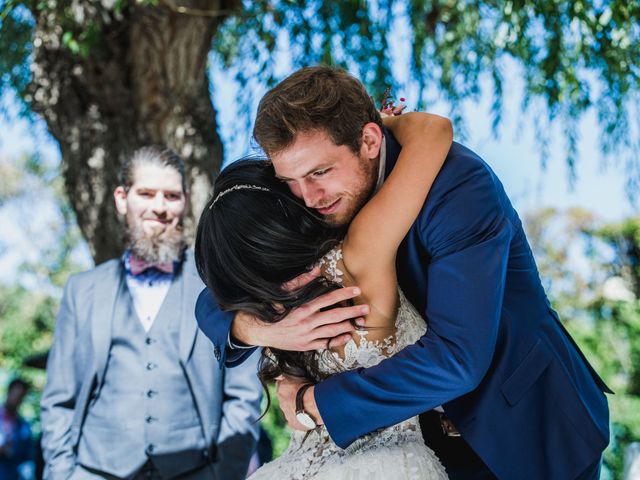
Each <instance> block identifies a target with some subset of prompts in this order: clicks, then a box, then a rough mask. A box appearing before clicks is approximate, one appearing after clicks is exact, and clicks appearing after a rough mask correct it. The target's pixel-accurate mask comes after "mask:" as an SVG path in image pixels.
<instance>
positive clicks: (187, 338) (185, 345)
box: [179, 250, 202, 365]
mask: <svg viewBox="0 0 640 480" xmlns="http://www.w3.org/2000/svg"><path fill="white" fill-rule="evenodd" d="M192 255H193V254H192V253H191V251H190V250H187V251H186V252H185V259H184V262H182V275H181V283H182V308H181V310H180V313H181V315H180V347H179V352H180V361H181V362H182V364H183V365H186V364H187V360H189V356H190V355H191V351H192V350H193V345H194V343H195V340H196V335H197V333H198V324H197V322H196V317H195V304H196V302H195V296H194V295H195V294H196V292H200V290H202V288H201V285H200V277H198V275H197V272H196V270H195V264H194V263H193V259H192Z"/></svg>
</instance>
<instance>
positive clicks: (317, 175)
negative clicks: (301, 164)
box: [313, 168, 331, 177]
mask: <svg viewBox="0 0 640 480" xmlns="http://www.w3.org/2000/svg"><path fill="white" fill-rule="evenodd" d="M329 170H331V169H330V168H326V169H324V170H316V171H315V172H313V176H314V177H322V176H323V175H326V174H327V173H328V172H329Z"/></svg>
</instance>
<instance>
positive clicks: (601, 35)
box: [0, 0, 640, 188]
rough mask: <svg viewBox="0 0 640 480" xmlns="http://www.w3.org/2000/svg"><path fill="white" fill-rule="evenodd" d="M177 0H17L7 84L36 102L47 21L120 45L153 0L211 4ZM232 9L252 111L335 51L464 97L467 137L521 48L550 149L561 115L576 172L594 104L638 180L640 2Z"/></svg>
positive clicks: (233, 51)
mask: <svg viewBox="0 0 640 480" xmlns="http://www.w3.org/2000/svg"><path fill="white" fill-rule="evenodd" d="M174 3H175V2H173V1H170V0H166V1H162V2H154V1H151V0H143V1H139V2H133V1H132V0H115V1H113V2H109V1H103V2H89V1H86V0H85V1H79V2H60V1H58V0H46V1H45V0H41V1H25V0H23V1H17V0H8V1H6V0H5V2H4V3H3V4H2V6H1V7H0V11H1V12H2V25H0V31H1V32H2V35H0V39H1V40H0V49H1V51H2V52H3V56H2V60H1V61H0V75H2V77H1V78H2V81H1V82H0V94H1V93H2V92H4V91H6V90H7V89H12V90H14V91H16V92H17V93H18V95H19V97H20V98H22V99H23V100H25V101H26V102H27V103H28V100H29V95H28V92H27V90H28V88H27V87H28V80H29V77H30V74H29V67H30V64H29V62H30V59H29V53H30V51H31V48H32V46H31V42H32V40H33V38H34V37H33V34H34V22H36V21H37V22H38V26H39V30H40V31H42V32H44V33H43V34H42V35H40V36H39V37H38V39H37V41H38V42H43V41H45V42H46V41H49V37H51V38H54V39H55V38H58V41H61V42H62V44H63V45H65V46H66V48H67V49H68V50H69V51H70V52H71V53H72V54H75V55H80V56H83V57H86V56H89V55H95V54H99V52H100V49H101V48H108V45H107V44H108V42H109V38H110V37H109V35H108V31H109V29H112V28H118V25H125V27H124V28H126V24H125V23H124V22H125V21H126V20H127V19H129V18H130V17H131V16H132V15H135V14H136V11H138V9H139V8H140V6H148V7H153V8H170V9H172V10H173V11H174V12H177V13H179V14H183V15H195V16H198V15H205V14H206V13H207V11H204V13H203V11H200V10H193V11H191V10H189V9H183V10H180V9H178V8H177V7H176V5H175V4H174ZM226 13H231V14H230V15H228V18H227V20H226V22H224V23H223V24H222V25H221V26H220V27H219V28H218V31H217V33H216V36H215V39H214V43H213V46H212V50H213V52H214V53H215V54H216V55H217V56H218V58H219V59H221V60H222V62H223V63H224V65H226V66H227V67H230V68H233V69H234V71H235V72H236V78H237V80H238V81H239V83H240V85H241V87H242V88H241V89H240V92H241V94H240V98H239V102H238V103H239V109H240V111H241V112H243V113H244V118H245V121H246V123H248V122H249V119H250V114H251V113H252V111H253V106H254V105H255V101H256V98H255V97H254V95H256V93H255V92H259V91H261V88H256V87H259V86H263V85H272V84H273V83H275V82H276V81H277V80H279V79H280V78H281V77H282V76H283V75H284V74H286V73H288V72H289V71H291V69H294V68H297V67H301V66H304V65H310V64H317V63H324V64H332V65H340V66H343V67H346V68H348V69H349V70H351V71H352V72H353V73H354V74H356V75H357V76H358V77H359V78H361V79H362V80H363V81H364V83H365V84H366V85H367V87H368V88H369V90H370V91H371V93H372V94H373V95H374V96H375V97H376V98H379V96H380V94H381V93H382V91H383V90H384V88H385V87H386V86H391V87H393V88H394V90H395V91H398V90H399V89H401V88H403V89H406V88H408V87H410V86H411V85H417V86H418V90H419V94H418V98H416V99H412V100H411V102H412V103H413V104H414V106H415V107H416V108H418V109H423V108H425V107H426V106H428V105H429V104H430V103H431V102H432V101H434V100H435V98H434V97H433V94H434V92H436V93H437V94H438V95H439V96H440V97H442V98H443V99H444V100H445V101H446V102H448V103H449V104H450V106H451V112H450V115H451V117H452V118H453V120H454V123H455V124H456V128H457V132H458V135H459V136H462V134H463V133H464V123H465V122H464V120H465V119H464V118H463V117H462V111H463V110H462V108H461V106H462V104H463V102H465V101H467V100H472V101H478V100H480V98H481V96H482V95H483V93H484V92H482V91H481V89H480V80H481V79H482V78H483V77H484V78H486V79H487V80H489V84H490V85H491V89H492V92H491V93H492V122H493V126H494V130H495V132H496V135H497V132H498V130H497V129H498V126H499V124H500V122H501V119H502V109H503V101H504V93H503V92H504V76H505V67H506V65H507V64H508V62H507V61H508V60H509V61H511V62H509V64H512V63H513V61H515V63H516V64H517V65H518V66H519V68H520V71H521V74H522V78H523V80H524V102H523V105H522V111H523V113H526V115H527V116H529V117H532V118H533V119H534V122H535V125H536V127H535V128H536V130H537V132H536V133H537V137H538V138H539V139H540V142H541V143H540V148H541V158H543V159H545V158H547V157H548V152H547V145H548V140H549V137H548V124H549V123H550V122H551V121H555V120H559V121H560V122H562V123H563V125H564V127H565V128H564V133H565V139H566V152H567V161H568V164H569V166H570V167H571V171H572V172H574V169H575V166H576V150H577V143H578V132H579V129H577V128H575V125H576V122H577V121H578V120H579V119H580V118H581V117H582V116H583V114H584V113H585V112H586V111H587V110H588V109H590V108H593V109H595V111H596V112H597V115H598V119H599V123H600V125H601V128H602V135H601V147H602V151H603V152H605V153H607V154H611V155H615V156H616V157H620V156H621V155H622V158H621V159H620V158H618V161H619V162H626V165H627V170H628V171H629V172H630V173H632V174H633V175H630V176H629V187H630V188H637V186H638V185H637V182H638V178H639V177H640V171H638V169H637V167H636V165H637V162H638V145H640V134H639V133H638V132H637V129H634V127H633V126H632V124H631V122H632V120H633V118H634V117H633V116H632V112H633V109H634V108H637V105H638V100H639V98H638V91H639V90H640V89H639V87H640V71H639V70H638V67H637V66H638V65H639V64H640V26H639V25H640V3H638V2H637V1H633V2H627V1H625V0H614V1H610V2H594V1H593V0H571V1H568V0H558V1H553V2H551V1H547V2H539V1H534V0H500V1H498V2H493V1H480V2H477V1H469V0H464V1H452V0H377V1H373V2H365V1H363V0H347V1H341V2H324V1H321V0H308V1H305V2H293V1H290V0H258V1H249V0H244V1H243V2H238V6H237V7H236V8H235V9H234V10H232V11H231V12H226ZM392 44H393V45H395V47H394V48H392ZM4 52H8V54H6V55H5V54H4ZM394 52H395V53H394ZM394 55H396V56H395V57H394ZM394 62H401V63H402V64H403V68H402V70H403V71H404V67H405V66H406V68H408V71H409V75H410V78H408V79H407V80H406V81H405V80H403V79H401V77H402V74H400V73H399V72H395V71H394V67H393V65H394ZM636 115H637V112H636Z"/></svg>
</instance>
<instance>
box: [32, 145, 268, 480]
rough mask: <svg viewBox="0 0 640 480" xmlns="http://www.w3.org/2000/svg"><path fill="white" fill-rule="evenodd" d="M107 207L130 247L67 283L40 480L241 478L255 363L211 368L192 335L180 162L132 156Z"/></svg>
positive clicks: (257, 389) (249, 440)
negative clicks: (112, 204) (113, 210)
mask: <svg viewBox="0 0 640 480" xmlns="http://www.w3.org/2000/svg"><path fill="white" fill-rule="evenodd" d="M114 197H115V202H116V207H117V210H118V212H119V213H120V214H121V215H123V216H124V217H125V219H126V222H125V224H126V236H127V243H128V249H127V250H126V251H125V252H124V254H123V255H122V257H121V258H119V259H114V260H110V261H108V262H106V263H104V264H102V265H99V266H98V267H96V268H94V269H93V270H90V271H88V272H84V273H81V274H78V275H74V276H73V277H71V278H70V279H69V282H68V283H67V285H66V288H65V292H64V296H63V299H62V304H61V307H60V312H59V314H58V318H57V322H56V328H55V334H54V342H53V347H52V349H51V353H50V355H49V361H48V366H47V383H46V387H45V390H44V393H43V397H42V429H43V442H42V443H43V449H44V456H45V461H46V469H45V478H47V479H54V480H58V479H64V480H66V479H69V478H71V479H74V480H75V479H80V480H85V479H99V478H107V479H142V478H145V479H169V478H181V479H189V480H199V479H219V478H224V479H225V480H226V479H241V478H244V477H245V475H246V472H247V467H248V464H249V460H250V457H251V454H252V452H253V450H254V447H255V443H256V439H257V436H258V424H257V422H256V420H257V419H258V417H259V415H260V397H261V386H260V384H259V381H258V379H257V376H256V368H257V366H256V361H257V358H255V359H253V360H252V361H250V362H248V364H247V365H246V366H244V365H243V366H242V368H240V369H233V370H225V369H222V370H221V369H220V368H219V367H218V364H217V363H218V360H217V359H216V355H215V353H214V349H213V347H212V345H211V343H210V342H209V341H208V339H207V338H206V337H205V336H204V335H203V334H202V333H201V332H200V331H199V330H198V328H197V325H196V320H195V317H194V306H195V302H196V299H197V296H198V293H199V292H200V291H201V290H202V288H203V284H202V282H201V281H200V278H199V277H198V274H197V272H196V268H195V264H194V261H193V254H192V252H191V250H189V249H187V248H186V240H185V237H184V234H183V229H182V222H183V217H184V214H185V211H186V205H187V191H186V185H185V172H184V164H183V162H182V160H181V159H180V157H179V156H178V155H177V154H175V153H174V152H172V151H171V150H168V149H166V148H164V147H159V146H151V147H144V148H142V149H140V150H138V151H136V152H135V153H134V154H133V156H132V157H131V159H130V160H129V161H127V162H126V163H125V165H124V166H123V168H122V171H121V173H120V186H118V187H117V188H116V189H115V191H114ZM114 234H117V232H114Z"/></svg>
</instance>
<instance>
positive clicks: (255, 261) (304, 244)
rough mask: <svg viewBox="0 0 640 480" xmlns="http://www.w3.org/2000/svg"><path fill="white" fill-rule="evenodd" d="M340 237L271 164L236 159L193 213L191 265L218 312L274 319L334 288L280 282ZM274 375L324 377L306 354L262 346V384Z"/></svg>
mask: <svg viewBox="0 0 640 480" xmlns="http://www.w3.org/2000/svg"><path fill="white" fill-rule="evenodd" d="M233 187H236V188H233ZM223 192H224V193H223ZM221 194H222V195H221ZM343 236H344V228H341V229H339V228H335V227H331V226H330V225H328V224H326V223H325V222H324V221H323V219H322V218H321V217H320V216H318V215H317V214H316V213H315V212H313V211H312V210H310V209H308V208H307V207H306V206H305V205H304V204H303V203H302V202H300V201H299V200H297V199H296V198H294V197H293V196H292V195H291V193H290V191H289V188H288V187H287V185H286V184H285V183H283V182H281V181H279V180H277V179H276V177H275V172H274V169H273V166H272V165H271V163H270V162H268V161H266V160H240V161H237V162H234V163H233V164H231V165H229V166H228V167H227V168H225V169H224V170H223V171H222V172H221V173H220V175H219V176H218V178H217V179H216V182H215V187H214V195H213V200H212V201H211V202H210V203H209V204H208V205H207V206H206V207H205V209H204V211H203V213H202V215H201V216H200V222H199V224H198V231H197V234H196V243H195V259H196V266H197V268H198V272H199V274H200V277H201V278H202V280H203V281H204V283H205V284H206V286H207V288H209V290H210V291H211V292H212V293H213V296H214V297H215V299H216V300H217V301H218V303H219V305H220V306H221V308H222V309H223V310H227V311H237V310H243V311H246V312H250V313H253V314H255V315H257V316H258V317H260V318H261V319H263V320H264V321H266V322H278V321H279V320H280V319H282V318H283V317H284V316H285V315H287V314H288V313H289V312H290V311H291V310H292V309H294V308H296V307H298V306H300V305H302V304H304V303H307V302H309V301H310V300H312V299H314V298H315V297H317V296H319V295H321V294H323V293H326V292H328V291H330V290H333V289H335V288H337V285H335V284H331V283H329V282H327V281H326V280H324V279H323V278H317V279H315V280H313V281H312V282H310V283H309V284H307V285H305V286H303V287H301V288H299V289H296V290H287V289H286V288H284V287H283V284H284V283H285V282H287V281H289V280H291V279H293V278H295V277H297V276H298V275H300V274H301V273H304V272H305V271H309V270H310V269H312V268H313V266H314V265H315V264H316V263H317V261H318V260H319V259H320V258H321V257H322V256H323V255H324V254H325V253H327V252H328V251H329V250H330V249H331V248H333V247H334V246H335V245H336V244H337V243H338V242H339V241H340V239H341V238H342V237H343ZM281 374H288V375H295V376H298V377H304V378H307V379H309V380H311V381H313V382H317V381H320V380H321V379H322V378H323V375H322V372H321V371H320V369H319V367H318V364H317V361H316V360H315V357H314V355H312V354H310V353H306V352H289V351H282V350H278V349H274V348H269V349H267V348H265V349H263V352H262V358H261V361H260V368H259V376H260V379H261V381H262V382H263V384H265V383H266V382H268V381H270V380H273V379H274V378H276V377H277V376H279V375H281Z"/></svg>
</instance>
